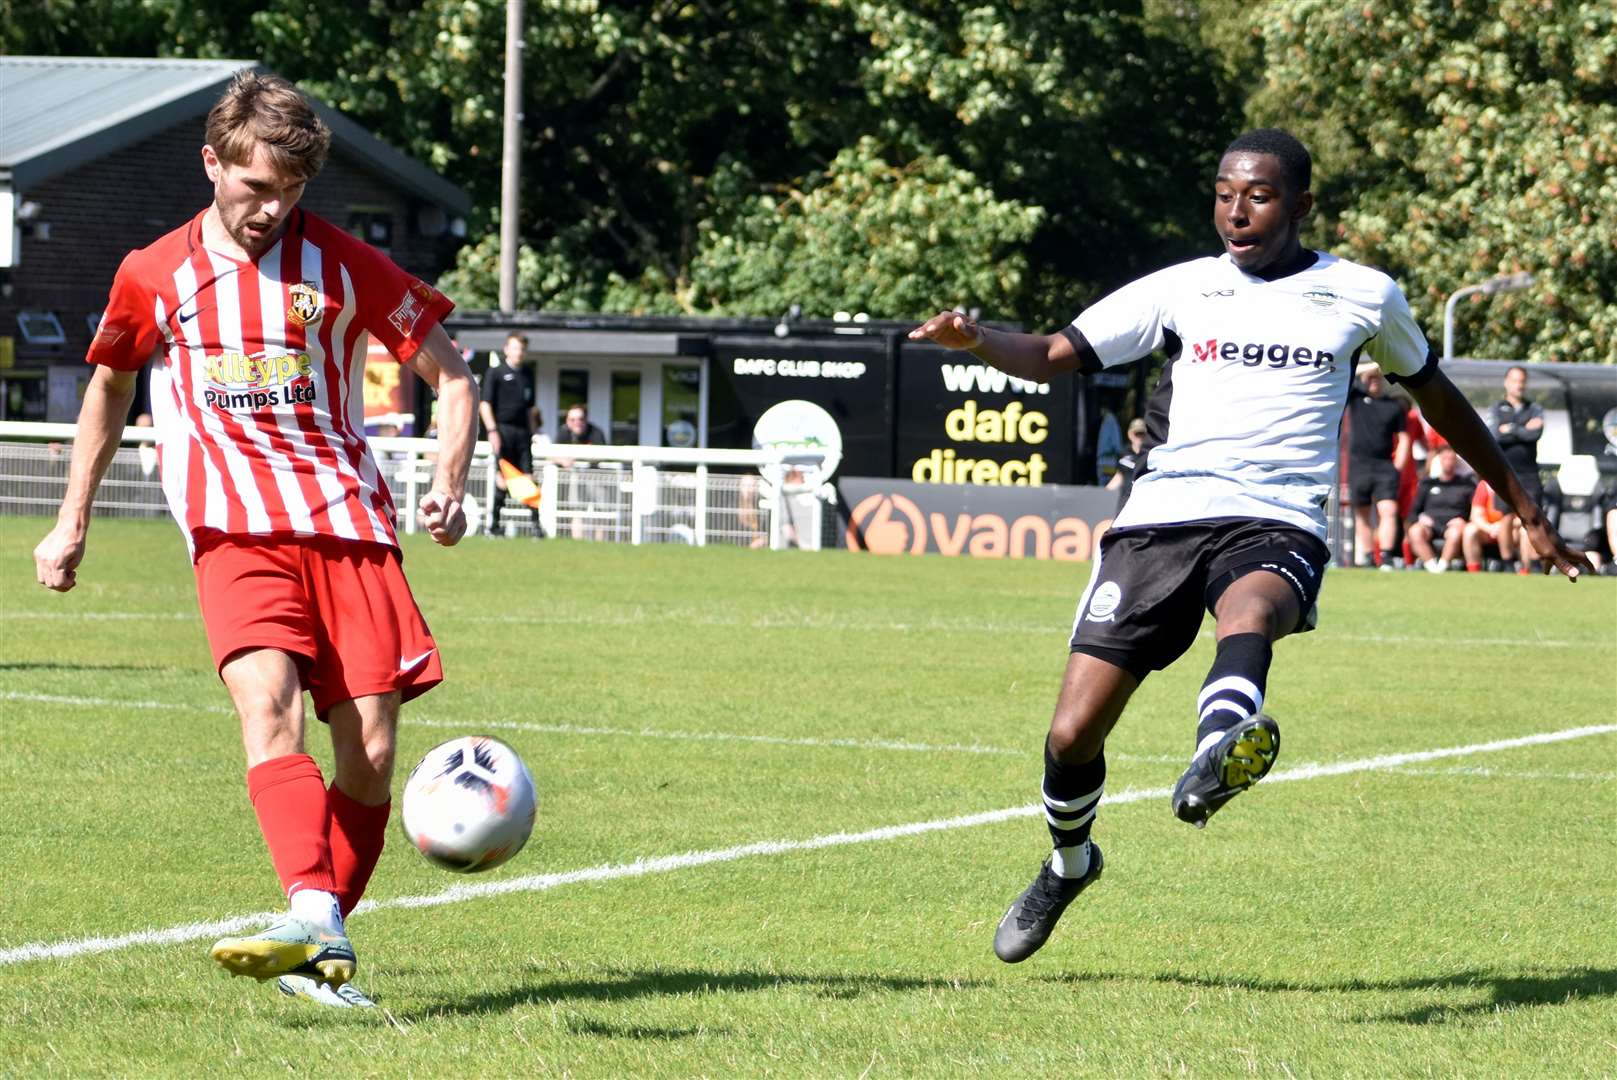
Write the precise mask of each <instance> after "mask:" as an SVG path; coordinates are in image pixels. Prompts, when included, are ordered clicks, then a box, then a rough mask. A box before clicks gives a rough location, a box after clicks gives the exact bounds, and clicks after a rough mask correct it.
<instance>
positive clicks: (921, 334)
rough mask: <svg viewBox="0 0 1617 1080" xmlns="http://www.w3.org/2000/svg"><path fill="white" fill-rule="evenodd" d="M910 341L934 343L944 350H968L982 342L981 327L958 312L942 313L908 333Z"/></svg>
mask: <svg viewBox="0 0 1617 1080" xmlns="http://www.w3.org/2000/svg"><path fill="white" fill-rule="evenodd" d="M910 340H911V341H935V342H937V343H938V344H939V345H942V346H943V347H944V348H945V349H970V348H973V347H975V346H977V345H981V344H982V342H983V331H982V327H980V326H978V325H977V324H976V323H975V322H972V321H971V320H970V319H968V318H967V317H966V316H964V315H962V314H960V312H958V311H944V312H940V313H939V314H937V315H934V316H932V317H931V318H930V319H928V320H927V321H926V322H924V323H922V324H921V325H920V326H917V327H916V328H915V329H914V330H911V331H910Z"/></svg>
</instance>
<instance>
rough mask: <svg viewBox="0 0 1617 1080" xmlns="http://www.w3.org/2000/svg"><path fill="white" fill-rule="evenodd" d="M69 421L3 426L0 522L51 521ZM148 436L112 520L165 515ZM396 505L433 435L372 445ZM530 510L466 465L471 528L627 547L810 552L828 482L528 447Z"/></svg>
mask: <svg viewBox="0 0 1617 1080" xmlns="http://www.w3.org/2000/svg"><path fill="white" fill-rule="evenodd" d="M74 434H75V428H74V425H72V424H41V423H31V422H23V421H0V515H5V514H9V515H19V514H37V515H50V514H54V513H55V512H56V508H57V507H58V506H60V505H61V501H62V496H63V494H64V493H65V491H66V489H67V474H68V464H69V460H70V458H71V453H72V440H73V437H74ZM155 441H156V432H155V430H154V429H152V428H149V427H130V428H125V429H124V433H123V436H122V439H121V445H120V446H119V449H118V450H117V452H116V453H115V454H114V456H113V460H112V463H111V465H110V466H109V467H108V469H107V472H106V475H105V477H104V478H103V479H102V482H101V487H100V488H99V489H98V491H97V494H96V502H95V512H96V514H97V515H100V516H112V517H160V516H165V515H167V514H168V504H167V502H166V501H165V499H164V497H163V490H162V484H161V482H160V479H159V476H158V467H157V450H156V447H155V445H154V444H155ZM368 441H369V443H370V446H371V450H372V452H373V453H374V454H375V456H376V460H377V463H378V465H379V466H380V467H381V471H382V475H383V477H384V478H385V479H386V481H387V484H388V487H389V489H390V490H391V492H392V494H393V500H394V502H395V504H396V505H397V506H398V509H399V527H400V529H401V530H403V531H404V532H407V533H413V532H415V531H416V529H417V524H416V507H417V505H418V504H419V502H420V499H421V497H422V496H423V495H425V494H426V493H427V491H428V490H429V489H430V488H431V486H432V476H433V470H434V469H435V467H436V464H435V456H436V454H437V451H438V444H437V442H436V441H435V440H432V439H417V438H401V437H393V436H375V437H372V438H370V439H369V440H368ZM533 449H534V474H535V481H536V482H537V483H538V485H539V489H540V502H539V508H538V511H537V514H536V513H535V512H534V511H532V510H530V509H528V508H527V507H525V506H521V505H520V504H517V503H516V502H515V501H514V500H508V501H507V502H506V505H505V508H504V510H503V511H502V512H501V514H500V519H499V520H495V517H494V509H493V508H494V501H495V500H494V498H493V496H494V494H495V492H496V490H497V486H498V484H499V481H498V480H497V479H496V478H497V477H498V476H499V461H498V459H497V458H495V457H494V456H493V455H492V454H491V453H490V452H489V446H488V444H487V443H481V442H480V443H478V444H477V447H476V450H475V452H474V454H473V457H472V469H471V474H470V476H469V477H468V479H467V485H466V487H467V494H468V495H469V496H470V502H471V503H472V506H471V508H470V512H471V514H472V517H473V528H474V529H476V530H479V531H483V532H489V533H498V534H504V535H508V536H509V535H518V534H523V533H529V534H532V533H534V532H535V530H536V528H537V530H539V531H541V532H542V533H543V534H544V535H546V536H572V537H575V538H578V539H589V540H605V541H615V542H620V543H630V544H656V543H678V544H694V545H699V546H701V545H707V544H729V545H733V546H738V547H757V548H765V547H767V548H771V549H775V550H779V549H782V548H788V547H805V548H817V547H819V546H820V538H821V535H822V531H823V523H824V521H825V507H826V505H827V504H828V503H829V502H830V501H831V500H833V499H834V498H835V494H834V492H833V491H832V489H831V487H830V485H820V486H819V487H817V488H811V487H807V486H804V485H801V484H793V483H791V482H790V480H791V478H792V477H794V476H795V475H797V473H796V472H795V471H794V470H795V469H797V468H800V467H801V466H802V465H803V464H804V461H803V459H802V455H801V454H800V453H796V452H793V453H789V454H787V453H779V452H775V451H770V450H694V449H692V450H681V449H676V448H673V447H659V446H556V445H551V444H539V445H535V446H534V448H533Z"/></svg>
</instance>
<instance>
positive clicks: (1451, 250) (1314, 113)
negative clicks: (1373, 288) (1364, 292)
mask: <svg viewBox="0 0 1617 1080" xmlns="http://www.w3.org/2000/svg"><path fill="white" fill-rule="evenodd" d="M1258 23H1259V25H1260V27H1261V32H1262V36H1263V42H1264V55H1265V65H1266V69H1265V74H1266V81H1265V85H1264V87H1263V88H1262V90H1261V91H1259V92H1258V93H1257V94H1255V95H1254V96H1253V98H1252V100H1251V102H1250V103H1249V109H1250V113H1251V115H1252V117H1253V118H1254V120H1256V121H1259V122H1263V121H1268V122H1274V123H1278V124H1283V125H1285V126H1287V127H1290V128H1292V129H1293V130H1295V131H1296V132H1297V133H1298V134H1299V135H1300V136H1301V137H1302V138H1303V139H1304V140H1305V141H1306V142H1308V143H1309V144H1310V146H1311V147H1312V148H1313V150H1314V152H1315V155H1316V157H1317V159H1318V167H1317V171H1316V183H1315V188H1316V192H1317V193H1318V195H1319V200H1320V211H1319V214H1318V218H1317V221H1316V226H1315V229H1314V239H1315V240H1316V241H1319V242H1322V243H1323V244H1325V245H1326V246H1329V247H1331V248H1332V249H1334V250H1336V251H1338V252H1340V253H1341V254H1343V255H1345V256H1348V257H1350V258H1355V259H1360V260H1363V261H1366V262H1370V263H1375V264H1379V265H1382V266H1384V267H1386V268H1388V269H1389V270H1390V271H1391V272H1393V273H1394V274H1395V275H1396V276H1397V277H1398V278H1399V279H1400V281H1401V282H1402V283H1403V285H1404V288H1405V291H1406V292H1407V293H1408V295H1409V299H1410V302H1411V304H1412V305H1413V306H1414V307H1415V310H1416V314H1417V316H1418V317H1420V318H1421V320H1422V322H1423V323H1424V324H1425V325H1426V326H1427V327H1428V328H1429V329H1430V330H1432V331H1434V332H1435V331H1437V330H1438V329H1439V328H1440V327H1441V325H1442V311H1443V304H1444V301H1445V299H1446V297H1447V296H1448V295H1449V294H1451V293H1453V292H1454V291H1455V290H1456V289H1458V288H1460V287H1461V286H1462V285H1467V284H1473V283H1476V282H1479V281H1482V280H1485V279H1487V278H1489V277H1492V276H1494V275H1496V274H1504V273H1511V272H1515V271H1520V270H1526V271H1531V272H1532V273H1533V274H1534V275H1535V276H1536V277H1537V285H1536V286H1535V287H1533V288H1532V289H1530V290H1528V291H1525V292H1520V293H1514V294H1501V295H1495V296H1492V297H1481V296H1478V297H1475V298H1473V299H1472V301H1471V302H1470V303H1465V302H1462V303H1461V305H1460V307H1459V309H1458V312H1457V316H1456V322H1457V326H1456V345H1455V351H1456V352H1457V353H1460V354H1461V355H1472V356H1501V357H1520V358H1528V359H1535V360H1595V361H1603V362H1607V363H1611V362H1617V217H1614V216H1613V215H1612V213H1611V207H1613V206H1617V8H1613V7H1612V5H1611V4H1610V3H1608V2H1607V0H1496V2H1494V3H1490V4H1475V3H1466V4H1460V3H1454V2H1452V0H1362V2H1360V3H1355V4H1353V5H1351V6H1344V5H1342V4H1338V3H1334V2H1330V0H1299V2H1295V3H1288V4H1284V5H1275V6H1272V7H1268V8H1263V9H1260V12H1259V15H1258Z"/></svg>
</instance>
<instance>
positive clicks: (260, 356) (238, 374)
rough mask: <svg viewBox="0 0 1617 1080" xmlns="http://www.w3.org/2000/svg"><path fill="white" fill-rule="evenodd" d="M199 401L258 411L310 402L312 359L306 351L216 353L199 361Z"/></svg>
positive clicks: (223, 408)
mask: <svg viewBox="0 0 1617 1080" xmlns="http://www.w3.org/2000/svg"><path fill="white" fill-rule="evenodd" d="M202 377H203V380H204V386H203V388H202V401H203V403H204V404H205V405H207V406H208V407H210V408H213V409H218V410H221V411H224V412H258V411H260V410H262V409H275V408H278V407H279V406H282V405H307V404H312V403H313V402H314V401H315V400H316V398H317V393H316V387H315V384H314V360H313V359H312V358H311V357H310V356H309V354H308V353H271V352H260V353H254V354H252V355H251V356H249V355H247V354H245V353H239V352H225V353H219V354H218V355H216V356H209V357H207V358H206V359H205V360H204V361H203V363H202Z"/></svg>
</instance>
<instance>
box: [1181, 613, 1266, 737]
mask: <svg viewBox="0 0 1617 1080" xmlns="http://www.w3.org/2000/svg"><path fill="white" fill-rule="evenodd" d="M1272 656H1273V650H1272V649H1271V648H1270V646H1269V639H1268V638H1267V637H1265V636H1264V635H1262V634H1231V635H1230V636H1229V637H1226V638H1223V639H1221V640H1220V641H1219V643H1218V653H1217V655H1216V656H1215V657H1214V658H1213V666H1212V669H1211V670H1209V671H1208V672H1207V681H1206V682H1204V683H1202V691H1201V693H1200V694H1199V695H1198V696H1197V698H1196V716H1197V724H1196V753H1198V754H1200V753H1201V752H1202V751H1203V750H1206V749H1207V748H1208V747H1209V746H1211V745H1213V744H1214V743H1216V742H1217V741H1218V740H1219V739H1220V738H1221V737H1222V736H1223V734H1224V733H1225V732H1226V731H1228V730H1229V729H1230V728H1232V727H1234V726H1235V725H1236V724H1239V723H1240V722H1241V721H1243V720H1246V719H1249V718H1251V717H1252V716H1255V715H1256V714H1257V713H1259V712H1261V711H1262V710H1263V688H1264V685H1265V684H1266V683H1267V682H1268V680H1269V660H1270V658H1271V657H1272Z"/></svg>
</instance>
